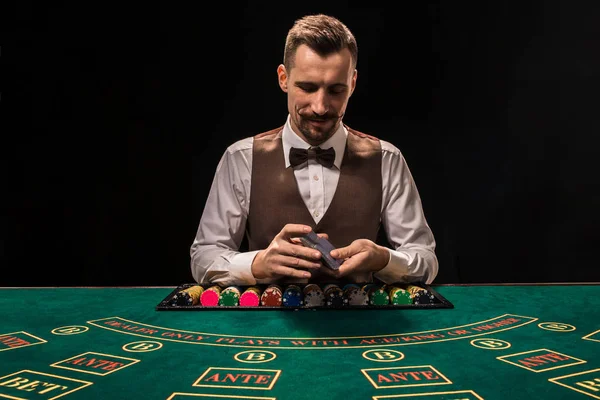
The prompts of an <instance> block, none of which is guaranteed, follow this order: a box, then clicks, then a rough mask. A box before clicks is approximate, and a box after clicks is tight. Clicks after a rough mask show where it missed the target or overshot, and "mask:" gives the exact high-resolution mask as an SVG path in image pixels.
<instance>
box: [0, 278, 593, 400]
mask: <svg viewBox="0 0 600 400" xmlns="http://www.w3.org/2000/svg"><path fill="white" fill-rule="evenodd" d="M432 287H433V288H434V289H435V290H436V291H437V292H438V293H439V294H441V295H442V296H443V297H445V298H446V299H447V300H448V301H450V302H451V303H452V304H453V305H454V308H441V309H399V310H398V309H397V310H385V309H373V310H344V311H340V310H316V311H315V310H298V311H278V310H273V311H250V310H237V311H219V310H204V311H164V310H157V309H156V305H157V304H158V303H159V302H161V301H162V300H163V299H164V298H165V297H166V296H168V295H169V293H171V292H172V291H173V289H174V288H173V287H152V288H150V287H143V288H141V287H140V288H132V287H127V288H3V289H0V321H1V323H0V398H9V399H55V398H61V399H69V400H70V399H86V400H89V399H142V398H143V399H199V400H205V399H220V400H223V399H316V398H326V399H345V400H352V399H388V398H389V399H392V398H398V399H408V398H414V399H421V400H424V399H509V398H510V399H586V398H597V399H600V311H599V306H600V285H599V284H570V285H433V286H432Z"/></svg>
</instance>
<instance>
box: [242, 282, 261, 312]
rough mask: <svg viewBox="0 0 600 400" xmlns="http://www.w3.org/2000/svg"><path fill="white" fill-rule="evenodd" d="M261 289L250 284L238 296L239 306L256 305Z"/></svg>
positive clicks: (257, 304) (258, 302)
mask: <svg viewBox="0 0 600 400" xmlns="http://www.w3.org/2000/svg"><path fill="white" fill-rule="evenodd" d="M261 294H262V291H261V289H260V287H258V286H250V287H248V288H246V290H244V292H243V293H242V294H241V296H240V307H258V306H259V305H260V296H261Z"/></svg>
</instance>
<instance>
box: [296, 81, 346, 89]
mask: <svg viewBox="0 0 600 400" xmlns="http://www.w3.org/2000/svg"><path fill="white" fill-rule="evenodd" d="M296 85H315V86H319V84H317V83H315V82H312V81H297V82H296ZM328 87H343V88H347V87H348V85H347V84H345V83H341V82H338V83H334V84H332V85H328Z"/></svg>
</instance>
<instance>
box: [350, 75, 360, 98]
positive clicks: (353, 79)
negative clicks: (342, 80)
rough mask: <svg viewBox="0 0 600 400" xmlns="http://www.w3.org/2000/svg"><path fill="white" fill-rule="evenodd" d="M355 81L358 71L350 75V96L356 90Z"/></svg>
mask: <svg viewBox="0 0 600 400" xmlns="http://www.w3.org/2000/svg"><path fill="white" fill-rule="evenodd" d="M356 79H358V70H357V69H355V70H354V74H353V75H352V82H351V83H350V96H352V93H354V89H355V88H356Z"/></svg>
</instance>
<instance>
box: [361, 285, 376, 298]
mask: <svg viewBox="0 0 600 400" xmlns="http://www.w3.org/2000/svg"><path fill="white" fill-rule="evenodd" d="M377 289H379V285H378V284H376V283H367V284H366V285H363V287H362V290H364V292H365V293H366V294H367V295H368V296H369V297H370V296H371V293H373V292H374V291H375V290H377Z"/></svg>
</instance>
